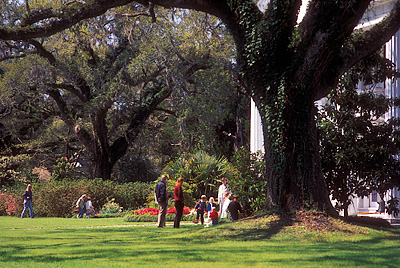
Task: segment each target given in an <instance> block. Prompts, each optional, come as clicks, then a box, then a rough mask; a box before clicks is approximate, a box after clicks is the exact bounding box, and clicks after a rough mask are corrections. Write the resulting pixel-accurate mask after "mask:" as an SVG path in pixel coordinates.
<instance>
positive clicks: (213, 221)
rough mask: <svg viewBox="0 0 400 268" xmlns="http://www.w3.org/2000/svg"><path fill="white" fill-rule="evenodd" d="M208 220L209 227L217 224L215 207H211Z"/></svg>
mask: <svg viewBox="0 0 400 268" xmlns="http://www.w3.org/2000/svg"><path fill="white" fill-rule="evenodd" d="M210 219H211V226H214V225H217V224H218V212H217V207H212V211H211V213H210Z"/></svg>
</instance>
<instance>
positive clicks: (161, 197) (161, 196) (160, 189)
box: [154, 174, 168, 227]
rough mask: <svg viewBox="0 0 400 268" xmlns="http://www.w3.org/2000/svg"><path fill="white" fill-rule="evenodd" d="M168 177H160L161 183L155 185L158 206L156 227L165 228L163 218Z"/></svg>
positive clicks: (166, 204)
mask: <svg viewBox="0 0 400 268" xmlns="http://www.w3.org/2000/svg"><path fill="white" fill-rule="evenodd" d="M167 180H168V175H167V174H164V175H162V176H161V181H160V182H159V183H157V185H156V190H155V193H154V194H155V198H156V203H157V204H158V220H157V227H165V216H166V215H167V208H168V191H167Z"/></svg>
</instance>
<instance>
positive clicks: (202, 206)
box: [194, 195, 207, 224]
mask: <svg viewBox="0 0 400 268" xmlns="http://www.w3.org/2000/svg"><path fill="white" fill-rule="evenodd" d="M206 200H207V196H205V195H202V196H201V199H200V201H199V202H197V204H196V206H195V207H194V208H195V209H196V212H197V213H196V220H195V223H198V222H199V217H200V220H201V224H204V212H205V211H206Z"/></svg>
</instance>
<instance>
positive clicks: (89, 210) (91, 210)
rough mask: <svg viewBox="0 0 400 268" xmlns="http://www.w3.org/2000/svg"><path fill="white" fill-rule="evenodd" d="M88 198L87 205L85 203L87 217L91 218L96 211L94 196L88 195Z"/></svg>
mask: <svg viewBox="0 0 400 268" xmlns="http://www.w3.org/2000/svg"><path fill="white" fill-rule="evenodd" d="M86 199H87V201H86V205H85V207H86V217H87V218H88V219H89V218H90V215H92V214H93V213H94V212H95V211H94V207H93V204H92V198H91V197H90V196H88V197H87V198H86Z"/></svg>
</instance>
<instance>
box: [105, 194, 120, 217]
mask: <svg viewBox="0 0 400 268" xmlns="http://www.w3.org/2000/svg"><path fill="white" fill-rule="evenodd" d="M114 201H115V198H112V199H111V200H108V199H107V203H105V204H104V205H103V206H102V207H101V213H102V214H103V213H104V214H112V213H118V212H122V207H120V206H119V204H118V203H115V202H114Z"/></svg>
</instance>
